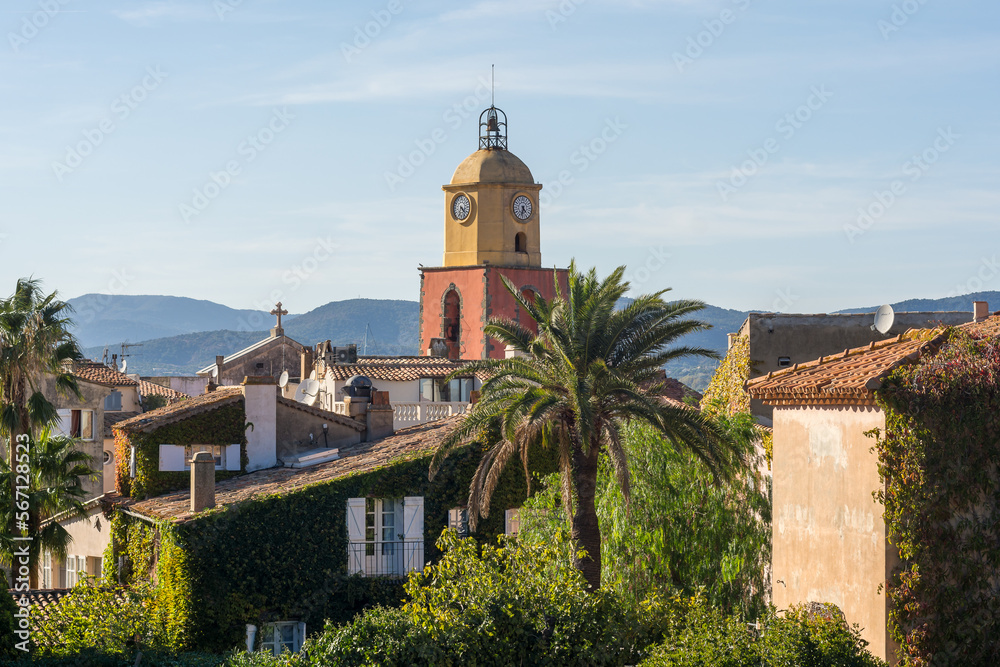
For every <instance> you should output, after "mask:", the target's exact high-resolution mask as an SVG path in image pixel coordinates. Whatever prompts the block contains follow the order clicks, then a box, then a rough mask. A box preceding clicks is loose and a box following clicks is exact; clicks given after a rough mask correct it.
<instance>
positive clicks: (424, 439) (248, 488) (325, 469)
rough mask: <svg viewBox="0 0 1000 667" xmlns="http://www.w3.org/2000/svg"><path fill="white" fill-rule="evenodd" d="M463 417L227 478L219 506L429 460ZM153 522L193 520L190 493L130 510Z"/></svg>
mask: <svg viewBox="0 0 1000 667" xmlns="http://www.w3.org/2000/svg"><path fill="white" fill-rule="evenodd" d="M461 419H462V418H461V417H460V416H457V417H449V418H448V419H442V420H439V421H435V422H431V423H428V424H422V425H420V426H411V427H409V428H405V429H401V430H399V431H397V432H396V433H395V434H393V435H390V436H388V437H386V438H382V439H381V440H376V441H374V442H363V443H360V444H356V445H351V446H349V447H341V448H340V458H339V459H337V460H335V461H329V462H327V463H320V464H318V465H315V466H310V467H308V468H298V469H295V468H268V469H267V470H259V471H257V472H253V473H250V474H248V475H240V476H239V477H232V478H230V479H227V480H223V481H221V482H219V483H218V484H216V486H215V503H216V507H220V506H225V505H233V504H235V503H239V502H242V501H245V500H250V499H252V498H259V497H264V496H269V495H273V494H278V493H281V494H286V493H289V492H291V491H297V490H300V489H303V488H305V487H307V486H310V485H313V484H318V483H322V482H328V481H331V480H335V479H340V478H343V477H348V476H351V475H356V474H359V473H365V472H370V471H372V470H376V469H378V468H381V467H383V466H385V465H388V464H389V463H391V462H393V461H394V460H396V459H399V458H400V457H413V456H428V455H430V454H431V453H432V452H433V451H434V450H435V449H437V447H438V445H439V444H440V443H441V441H442V440H443V439H444V438H445V436H447V435H448V434H449V433H451V431H452V429H454V428H455V427H456V426H457V425H458V423H459V421H460V420H461ZM126 509H127V510H128V511H129V512H133V513H136V514H139V515H142V516H145V517H148V518H151V519H161V520H167V521H172V522H175V523H182V522H184V521H188V520H190V519H191V518H192V517H193V515H192V514H191V494H190V491H187V490H185V491H176V492H174V493H168V494H165V495H162V496H157V497H155V498H148V499H146V500H143V501H140V502H138V503H134V504H132V505H130V506H128V507H127V508H126Z"/></svg>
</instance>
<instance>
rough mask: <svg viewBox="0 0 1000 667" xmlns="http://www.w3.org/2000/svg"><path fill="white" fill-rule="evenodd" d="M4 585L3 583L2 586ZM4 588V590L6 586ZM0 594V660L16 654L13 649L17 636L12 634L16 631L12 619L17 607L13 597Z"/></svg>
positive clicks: (15, 625) (15, 624) (15, 620)
mask: <svg viewBox="0 0 1000 667" xmlns="http://www.w3.org/2000/svg"><path fill="white" fill-rule="evenodd" d="M6 583H7V582H6V581H4V584H6ZM4 588H5V589H6V585H5V586H4ZM2 593H3V591H0V658H3V657H5V656H8V655H16V653H17V649H15V648H14V644H15V643H16V642H17V636H16V635H15V634H14V631H15V630H17V619H16V618H14V614H16V613H17V610H18V606H17V603H16V602H15V601H14V596H13V595H9V594H7V595H4V594H2Z"/></svg>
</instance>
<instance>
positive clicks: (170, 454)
mask: <svg viewBox="0 0 1000 667" xmlns="http://www.w3.org/2000/svg"><path fill="white" fill-rule="evenodd" d="M186 467H187V461H185V460H184V447H182V446H181V445H160V470H161V471H173V472H184V469H185V468H186Z"/></svg>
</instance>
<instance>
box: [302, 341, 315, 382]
mask: <svg viewBox="0 0 1000 667" xmlns="http://www.w3.org/2000/svg"><path fill="white" fill-rule="evenodd" d="M312 370H313V352H312V348H308V347H307V348H306V349H304V350H302V355H301V359H300V365H299V380H305V379H306V378H308V377H309V374H310V373H312Z"/></svg>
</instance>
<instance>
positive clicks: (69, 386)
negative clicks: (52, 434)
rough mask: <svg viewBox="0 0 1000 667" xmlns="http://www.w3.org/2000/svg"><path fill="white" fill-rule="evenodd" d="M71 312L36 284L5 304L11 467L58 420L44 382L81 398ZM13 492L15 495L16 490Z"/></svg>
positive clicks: (3, 428)
mask: <svg viewBox="0 0 1000 667" xmlns="http://www.w3.org/2000/svg"><path fill="white" fill-rule="evenodd" d="M70 311H71V307H70V306H69V304H67V303H65V302H64V301H60V300H58V299H57V298H56V293H55V292H53V293H52V294H49V295H47V296H46V295H45V294H43V293H42V289H41V284H40V282H39V281H38V280H34V279H31V278H22V279H20V280H18V281H17V286H16V288H15V289H14V293H13V294H12V295H11V296H10V297H8V298H6V299H3V300H0V438H6V439H7V444H8V452H7V454H8V458H7V461H8V462H9V461H13V460H15V458H16V457H15V447H16V443H17V438H18V436H20V435H36V434H37V433H38V432H39V431H40V430H41V429H42V428H43V427H44V426H46V425H48V424H51V423H53V422H54V421H55V420H56V418H57V416H58V415H57V413H56V408H55V406H53V405H52V403H51V402H50V401H49V400H48V398H46V397H45V395H44V394H43V393H42V391H41V386H40V382H41V380H42V378H43V377H45V376H46V375H48V376H52V377H54V379H55V386H56V389H57V390H58V391H61V392H66V393H69V394H72V395H74V396H77V397H79V396H80V389H79V387H78V386H77V383H76V378H75V377H74V375H73V374H72V372H71V371H70V370H69V369H68V368H67V367H66V366H65V364H66V363H67V362H69V361H72V360H75V359H78V358H80V351H79V349H78V347H77V344H76V340H75V339H74V338H73V336H72V335H71V334H70V333H69V330H68V327H69V324H70V320H69V318H68V317H66V315H67V314H68V313H69V312H70ZM11 483H12V484H13V480H12V481H11ZM10 492H11V494H14V487H13V486H11V488H10ZM13 528H14V526H13V525H12V524H11V525H10V529H11V530H12V531H13Z"/></svg>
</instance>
